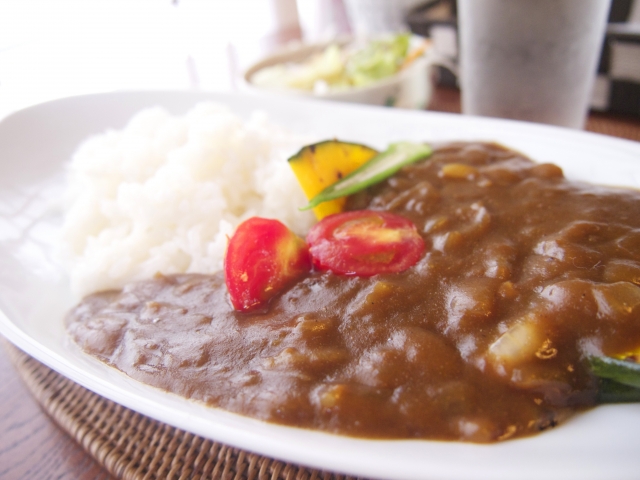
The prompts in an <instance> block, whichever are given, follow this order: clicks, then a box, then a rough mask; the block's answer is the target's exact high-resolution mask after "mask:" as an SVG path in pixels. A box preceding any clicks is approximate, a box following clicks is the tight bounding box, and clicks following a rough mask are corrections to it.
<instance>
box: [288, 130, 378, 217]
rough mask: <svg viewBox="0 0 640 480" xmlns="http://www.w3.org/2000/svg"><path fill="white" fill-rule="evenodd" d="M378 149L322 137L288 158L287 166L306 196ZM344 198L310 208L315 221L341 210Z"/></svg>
mask: <svg viewBox="0 0 640 480" xmlns="http://www.w3.org/2000/svg"><path fill="white" fill-rule="evenodd" d="M377 153H378V152H377V151H376V150H374V149H373V148H370V147H367V146H366V145H360V144H357V143H349V142H341V141H339V140H325V141H323V142H319V143H315V144H313V145H307V146H305V147H303V148H302V149H301V150H300V151H299V152H298V153H296V154H295V155H293V156H292V157H291V158H289V166H290V167H291V169H292V170H293V173H294V174H295V175H296V178H297V179H298V183H300V186H301V187H302V190H303V192H304V194H305V195H306V196H307V198H308V199H311V198H313V197H315V196H316V195H317V194H318V193H320V192H322V191H323V190H324V189H325V188H327V187H328V186H330V185H333V184H334V183H336V182H337V181H339V180H340V179H342V178H344V177H346V176H347V175H348V174H350V173H351V172H353V171H355V170H357V169H358V168H359V167H360V166H362V165H363V164H365V163H366V162H368V161H369V160H370V159H371V158H373V157H374V156H375V155H376V154H377ZM346 201H347V200H346V198H337V199H335V200H331V201H328V202H324V203H322V204H320V205H318V206H317V207H315V208H314V209H313V212H314V213H315V215H316V217H317V218H318V220H321V219H323V218H324V217H326V216H327V215H331V214H333V213H339V212H342V210H343V209H344V205H345V203H346Z"/></svg>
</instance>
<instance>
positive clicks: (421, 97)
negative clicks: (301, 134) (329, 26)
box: [243, 39, 437, 109]
mask: <svg viewBox="0 0 640 480" xmlns="http://www.w3.org/2000/svg"><path fill="white" fill-rule="evenodd" d="M348 41H349V40H348V39H342V40H337V41H336V40H334V41H332V42H324V43H314V44H306V45H305V44H298V45H293V46H289V47H287V48H285V49H283V50H280V51H278V52H276V53H273V54H272V55H270V56H268V57H266V58H264V59H262V60H260V61H259V62H257V63H255V64H254V65H252V66H251V67H249V68H248V69H247V70H246V71H245V73H244V76H243V79H244V86H245V88H246V89H248V90H249V91H253V92H256V93H272V94H280V95H294V96H301V97H313V98H321V99H324V100H333V101H338V102H350V103H366V104H370V105H384V106H393V107H399V108H414V109H424V108H426V107H427V105H428V104H429V101H430V100H431V93H432V90H433V83H432V79H431V66H432V65H435V64H436V63H437V62H435V61H434V60H433V59H432V58H431V56H430V51H429V49H427V51H426V53H425V54H423V55H422V56H421V57H419V58H417V59H416V60H414V61H413V62H412V63H411V64H410V65H409V66H407V67H406V68H404V69H402V70H400V71H399V72H398V73H396V74H395V75H393V76H391V77H387V78H384V79H381V80H379V81H377V82H375V83H371V84H369V85H366V86H363V87H353V88H346V89H340V90H329V91H327V92H322V93H314V92H312V91H307V90H299V89H294V88H269V87H262V86H258V85H256V84H254V83H253V82H252V81H251V79H252V77H253V76H254V75H255V74H256V73H257V72H258V71H260V70H262V69H263V68H266V67H272V66H275V65H279V64H286V63H299V62H302V61H304V60H305V59H307V58H309V57H310V56H312V55H314V54H317V53H320V52H322V51H324V50H325V49H326V48H327V47H328V46H329V45H332V44H336V43H337V44H338V45H344V44H346V43H347V42H348Z"/></svg>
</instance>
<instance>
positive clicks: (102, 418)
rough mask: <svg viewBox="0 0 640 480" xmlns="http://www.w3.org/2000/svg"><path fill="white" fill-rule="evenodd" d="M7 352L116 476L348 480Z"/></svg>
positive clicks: (56, 415)
mask: <svg viewBox="0 0 640 480" xmlns="http://www.w3.org/2000/svg"><path fill="white" fill-rule="evenodd" d="M4 346H5V350H6V352H7V354H8V356H9V358H10V359H11V362H12V363H13V365H14V366H15V368H16V370H17V371H18V373H19V374H20V376H21V377H22V379H23V380H24V382H25V383H26V385H27V388H28V389H29V390H30V391H31V393H32V394H33V396H34V397H35V398H36V400H37V401H38V403H39V404H40V405H41V406H42V408H43V409H44V410H45V412H46V413H47V414H49V416H50V417H51V418H52V419H53V420H54V421H55V422H56V423H57V424H58V425H59V426H60V427H61V428H62V429H63V430H65V431H66V432H67V433H68V434H69V435H71V437H73V438H74V439H75V440H76V441H77V442H78V443H79V444H80V445H82V447H83V448H84V449H85V450H86V451H87V452H88V453H89V454H90V455H91V456H92V457H93V458H94V459H95V460H96V461H97V462H98V463H99V464H100V465H102V466H103V467H104V468H105V469H106V470H108V471H109V472H110V473H111V474H112V475H113V476H115V477H118V478H122V479H125V480H139V479H145V480H151V479H181V480H182V479H205V478H207V479H210V478H214V479H225V480H227V479H229V480H231V479H233V480H245V479H246V480H254V479H255V480H293V479H296V480H315V479H318V480H319V479H323V480H347V479H354V478H355V477H349V476H345V475H339V474H335V473H330V472H326V471H319V470H312V469H309V468H306V467H302V466H299V465H292V464H290V463H285V462H281V461H278V460H274V459H272V458H268V457H263V456H260V455H257V454H254V453H250V452H246V451H244V450H240V449H237V448H232V447H229V446H226V445H222V444H220V443H217V442H214V441H212V440H207V439H204V438H202V437H199V436H197V435H194V434H192V433H188V432H185V431H183V430H180V429H177V428H174V427H171V426H169V425H166V424H164V423H161V422H158V421H155V420H152V419H150V418H148V417H146V416H144V415H141V414H139V413H136V412H134V411H132V410H129V409H128V408H125V407H123V406H121V405H118V404H117V403H115V402H112V401H110V400H107V399H106V398H103V397H101V396H100V395H97V394H95V393H93V392H91V391H89V390H87V389H86V388H83V387H81V386H80V385H78V384H76V383H74V382H72V381H71V380H69V379H67V378H65V377H63V376H62V375H59V374H58V373H56V372H55V371H53V370H51V369H50V368H48V367H46V366H45V365H43V364H41V363H40V362H38V361H37V360H35V359H33V358H32V357H30V356H29V355H27V354H25V353H24V352H22V351H21V350H18V349H17V348H16V347H14V346H13V345H10V344H9V343H8V342H6V343H5V344H4Z"/></svg>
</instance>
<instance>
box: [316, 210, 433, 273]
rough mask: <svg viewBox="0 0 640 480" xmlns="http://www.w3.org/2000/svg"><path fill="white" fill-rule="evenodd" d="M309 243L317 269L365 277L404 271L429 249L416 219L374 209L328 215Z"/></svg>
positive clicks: (319, 224) (318, 224)
mask: <svg viewBox="0 0 640 480" xmlns="http://www.w3.org/2000/svg"><path fill="white" fill-rule="evenodd" d="M307 243H308V244H309V251H310V252H311V258H312V259H313V264H314V266H315V267H316V268H318V269H320V270H331V271H333V272H334V273H337V274H341V275H356V276H361V277H369V276H372V275H376V274H378V273H398V272H402V271H404V270H406V269H407V268H409V267H411V266H412V265H414V264H415V263H416V262H417V261H418V260H419V259H420V257H421V256H422V253H423V252H424V249H425V246H424V240H423V239H422V237H421V236H420V235H419V234H418V231H417V229H416V226H415V225H414V224H413V222H411V221H410V220H408V219H406V218H404V217H400V216H398V215H394V214H392V213H388V212H377V211H374V210H356V211H353V212H345V213H338V214H335V215H330V216H328V217H325V218H324V219H322V220H321V221H320V222H318V223H316V224H315V225H314V226H313V227H312V228H311V230H310V231H309V234H308V235H307Z"/></svg>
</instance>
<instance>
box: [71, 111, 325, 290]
mask: <svg viewBox="0 0 640 480" xmlns="http://www.w3.org/2000/svg"><path fill="white" fill-rule="evenodd" d="M308 142H309V139H305V138H300V137H297V136H293V135H291V134H290V133H287V132H286V131H284V130H283V129H282V128H280V127H278V126H276V125H274V124H272V123H270V121H269V120H268V119H267V117H266V115H264V114H260V113H254V114H253V115H252V116H251V118H250V119H249V120H247V121H244V120H243V119H241V118H240V117H238V116H236V115H234V114H233V113H232V112H230V111H229V110H228V109H227V108H225V107H223V106H220V105H217V104H212V103H205V104H201V105H197V106H196V107H195V108H193V109H192V110H191V111H190V112H188V113H187V114H186V115H185V116H181V117H175V116H171V115H170V114H168V113H167V112H166V111H164V110H163V109H161V108H153V109H149V110H145V111H142V112H140V113H138V114H137V115H136V116H134V117H133V118H132V119H131V120H130V122H129V123H128V125H127V126H126V127H125V128H124V130H122V131H109V132H107V133H105V134H103V135H100V136H96V137H92V138H90V139H88V140H87V141H86V142H85V143H83V144H82V145H81V146H80V148H79V149H78V151H77V152H76V153H75V155H74V156H73V159H72V161H71V164H70V166H69V182H68V196H69V198H68V200H69V203H68V205H69V206H68V210H67V212H66V217H65V222H64V227H63V244H64V246H63V249H64V253H65V257H66V258H67V259H68V261H69V273H70V277H71V288H72V291H73V293H74V294H75V295H77V296H82V295H86V294H88V293H91V292H95V291H100V290H107V289H112V288H120V287H122V286H123V285H124V284H125V283H127V282H130V281H134V280H140V279H145V278H150V277H152V276H153V275H154V274H155V273H157V272H161V273H164V274H171V273H183V272H200V273H213V272H215V271H217V270H220V269H221V268H222V264H223V257H224V252H225V248H226V244H227V236H228V235H231V234H232V233H233V231H234V229H235V227H236V226H237V225H238V224H239V223H240V222H241V221H243V220H245V219H247V218H249V217H251V216H261V217H267V218H277V219H279V220H281V221H282V222H284V223H285V224H286V225H288V226H289V228H291V229H292V230H293V231H295V232H296V233H298V234H300V235H304V233H305V232H306V231H307V230H308V228H309V227H310V226H311V224H312V223H313V214H311V213H310V212H304V213H302V212H299V211H298V207H300V206H301V205H304V204H305V203H306V201H305V197H304V194H303V193H302V191H301V189H300V187H299V186H298V183H297V181H296V180H295V177H294V175H293V173H292V171H291V169H290V167H289V166H288V165H287V161H286V159H287V157H288V156H289V155H291V154H292V153H294V152H295V151H296V150H297V149H298V148H300V147H301V146H302V145H303V144H304V143H308Z"/></svg>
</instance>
